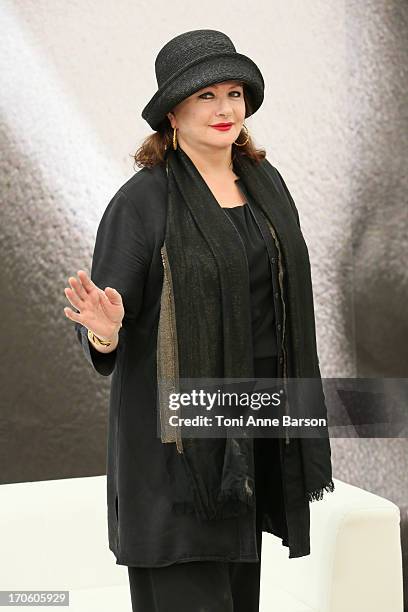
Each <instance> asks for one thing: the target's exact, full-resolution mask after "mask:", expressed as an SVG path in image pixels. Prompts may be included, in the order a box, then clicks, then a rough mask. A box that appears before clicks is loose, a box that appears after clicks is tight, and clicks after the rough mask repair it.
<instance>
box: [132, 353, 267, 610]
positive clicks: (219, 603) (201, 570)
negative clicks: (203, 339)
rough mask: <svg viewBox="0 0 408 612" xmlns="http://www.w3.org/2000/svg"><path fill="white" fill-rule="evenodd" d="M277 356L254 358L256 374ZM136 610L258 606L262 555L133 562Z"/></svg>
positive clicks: (258, 476)
mask: <svg viewBox="0 0 408 612" xmlns="http://www.w3.org/2000/svg"><path fill="white" fill-rule="evenodd" d="M276 366H277V363H276V358H275V357H266V358H263V359H255V376H259V377H265V378H267V377H271V372H276V371H277V370H276ZM261 444H262V441H261V440H258V439H254V455H255V456H254V459H255V489H256V500H257V514H256V538H257V546H258V551H259V558H260V559H261V550H262V527H261V519H262V507H261V504H262V455H261ZM128 573H129V586H130V595H131V600H132V610H133V612H175V611H177V612H258V611H259V592H260V579H261V561H259V562H251V563H248V562H246V563H245V562H228V561H225V562H224V561H190V562H186V563H175V564H173V565H168V566H166V567H152V568H150V567H128Z"/></svg>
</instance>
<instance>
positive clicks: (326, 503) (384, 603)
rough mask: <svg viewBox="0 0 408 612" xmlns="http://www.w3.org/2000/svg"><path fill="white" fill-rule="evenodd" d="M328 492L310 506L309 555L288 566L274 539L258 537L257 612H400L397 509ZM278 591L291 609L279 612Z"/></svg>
mask: <svg viewBox="0 0 408 612" xmlns="http://www.w3.org/2000/svg"><path fill="white" fill-rule="evenodd" d="M334 484H335V490H334V491H333V492H332V493H327V494H326V493H325V494H324V498H323V499H322V500H320V501H315V502H312V503H311V504H310V512H311V515H310V551H311V554H310V555H308V556H306V557H299V558H297V559H289V557H288V554H289V553H288V549H287V548H284V547H282V546H281V545H280V542H281V541H280V540H278V538H276V537H275V536H273V535H271V534H269V533H264V534H263V541H262V570H261V606H260V609H261V611H262V612H276V611H278V610H279V612H289V611H291V612H293V611H295V610H296V611H297V610H302V611H303V610H305V611H307V612H345V611H346V610H347V612H366V611H367V612H385V611H386V612H403V577H402V552H401V540H400V512H399V508H398V506H396V505H395V504H394V503H392V502H391V501H389V500H388V499H385V498H383V497H379V496H378V495H374V494H373V493H370V492H368V491H365V490H363V489H361V488H359V487H355V486H353V485H350V484H348V483H345V482H342V481H341V480H337V479H334ZM281 591H283V592H285V593H287V594H289V595H290V596H291V597H292V598H293V599H294V601H295V602H296V603H292V602H290V603H288V606H287V607H285V605H283V606H281V605H280V604H279V603H278V601H279V598H280V597H281ZM302 605H303V606H304V607H301V606H302ZM296 606H298V607H296Z"/></svg>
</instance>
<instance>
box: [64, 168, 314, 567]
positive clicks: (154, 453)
mask: <svg viewBox="0 0 408 612" xmlns="http://www.w3.org/2000/svg"><path fill="white" fill-rule="evenodd" d="M277 186H278V189H280V190H282V189H287V188H286V186H285V185H284V183H283V185H282V183H280V184H279V185H277ZM292 202H293V201H292ZM166 205H167V176H166V172H165V168H164V167H162V166H156V167H154V168H153V169H148V168H143V169H142V170H140V171H139V172H137V173H136V174H134V175H133V176H132V177H131V178H130V179H129V180H128V181H127V182H126V183H125V184H124V185H123V186H122V187H121V188H120V189H119V190H118V191H117V193H116V194H115V195H114V196H113V198H112V200H111V201H110V202H109V204H108V206H107V208H106V210H105V212H104V214H103V217H102V219H101V222H100V224H99V227H98V231H97V236H96V243H95V248H94V253H93V260H92V270H91V278H92V280H93V281H94V283H95V284H96V285H98V286H99V287H101V288H102V289H104V288H105V287H108V286H110V287H114V288H115V289H116V290H117V291H119V293H120V294H121V296H122V299H123V303H124V308H125V317H124V319H123V326H122V328H121V330H120V332H119V344H118V347H117V348H116V349H115V350H114V351H113V352H111V353H107V354H103V353H100V352H99V351H97V350H96V349H94V347H93V346H92V345H91V344H90V342H89V340H88V338H87V329H86V328H85V327H83V326H82V325H79V324H78V323H76V324H75V330H76V332H77V337H78V340H79V341H80V342H81V344H82V347H83V350H84V354H85V356H86V358H87V360H88V361H89V362H90V364H92V366H93V367H94V368H95V369H96V371H97V372H99V374H101V375H103V376H109V375H110V374H112V379H111V394H110V406H109V423H108V457H107V504H108V532H109V548H110V549H111V550H112V552H113V553H114V554H115V557H116V563H117V564H119V565H130V566H142V567H143V566H144V567H159V566H165V565H169V564H171V563H175V562H182V561H194V560H214V561H257V560H258V559H259V557H258V552H257V544H256V517H255V510H253V511H250V512H248V514H246V515H245V516H241V517H239V518H233V519H224V520H219V521H208V522H200V521H199V520H198V519H197V518H196V517H195V515H191V514H190V515H188V514H187V515H181V516H176V515H174V514H173V513H172V511H171V506H170V501H169V500H170V495H169V491H170V487H171V482H170V480H169V477H168V471H167V469H166V457H168V452H169V450H170V451H174V452H176V449H175V448H174V445H173V444H163V443H162V442H161V440H160V437H159V435H158V431H159V430H158V429H157V424H158V423H157V411H156V406H157V387H156V381H157V372H156V365H157V360H156V351H157V332H158V323H159V314H160V300H161V292H162V285H163V262H162V258H161V253H160V249H161V247H162V245H163V241H164V235H165V221H166ZM292 206H293V207H294V203H293V204H292ZM294 210H295V212H296V215H297V211H296V208H295V207H294ZM297 219H298V216H297ZM265 238H266V236H265ZM266 239H267V238H266ZM269 255H270V256H271V252H270V251H269ZM278 440H279V442H278V443H276V444H271V445H270V449H271V450H270V453H269V456H267V457H266V458H265V461H266V462H267V472H268V479H269V481H268V491H269V495H268V499H269V505H268V508H269V511H268V512H267V513H266V515H265V516H264V520H263V524H262V528H263V531H267V532H270V533H273V534H274V535H276V536H278V537H279V538H282V544H283V545H285V546H288V547H289V557H290V558H293V557H301V556H304V555H307V554H309V553H310V541H309V528H310V524H309V521H310V512H309V502H308V500H307V499H306V498H305V493H304V489H303V484H302V474H301V471H300V469H299V466H298V464H297V463H296V461H295V459H294V455H295V450H296V449H295V448H294V447H295V445H296V443H297V440H296V439H292V440H291V443H290V444H288V445H287V444H285V441H284V440H282V439H278ZM164 447H166V448H164ZM169 447H171V448H169Z"/></svg>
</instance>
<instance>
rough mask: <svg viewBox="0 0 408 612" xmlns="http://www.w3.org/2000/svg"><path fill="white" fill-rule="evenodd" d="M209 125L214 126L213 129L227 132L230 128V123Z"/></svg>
mask: <svg viewBox="0 0 408 612" xmlns="http://www.w3.org/2000/svg"><path fill="white" fill-rule="evenodd" d="M210 127H212V128H214V130H219V131H220V132H228V130H230V129H231V128H232V123H231V125H210Z"/></svg>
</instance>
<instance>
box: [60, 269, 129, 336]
mask: <svg viewBox="0 0 408 612" xmlns="http://www.w3.org/2000/svg"><path fill="white" fill-rule="evenodd" d="M77 274H78V278H76V277H75V276H70V277H69V278H68V282H69V284H70V288H69V287H66V288H65V290H64V292H65V296H66V297H67V299H68V300H69V302H70V303H71V304H72V306H74V307H75V308H77V310H79V312H74V311H73V310H72V309H71V308H68V307H67V306H66V307H65V308H64V312H65V315H66V317H68V319H71V321H76V322H78V323H81V325H84V326H85V327H86V328H88V329H90V330H91V331H93V332H94V334H95V335H96V336H98V337H99V338H101V339H103V340H104V339H107V340H110V339H113V338H114V337H115V335H116V334H117V333H118V331H119V329H120V327H121V324H122V319H123V317H124V314H125V309H124V307H123V302H122V297H121V295H120V293H119V292H118V291H116V289H113V288H112V287H106V289H105V290H102V289H100V288H99V287H97V286H96V285H95V283H94V282H93V281H92V280H91V279H90V278H89V276H88V275H87V273H86V272H84V271H83V270H78V272H77Z"/></svg>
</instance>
